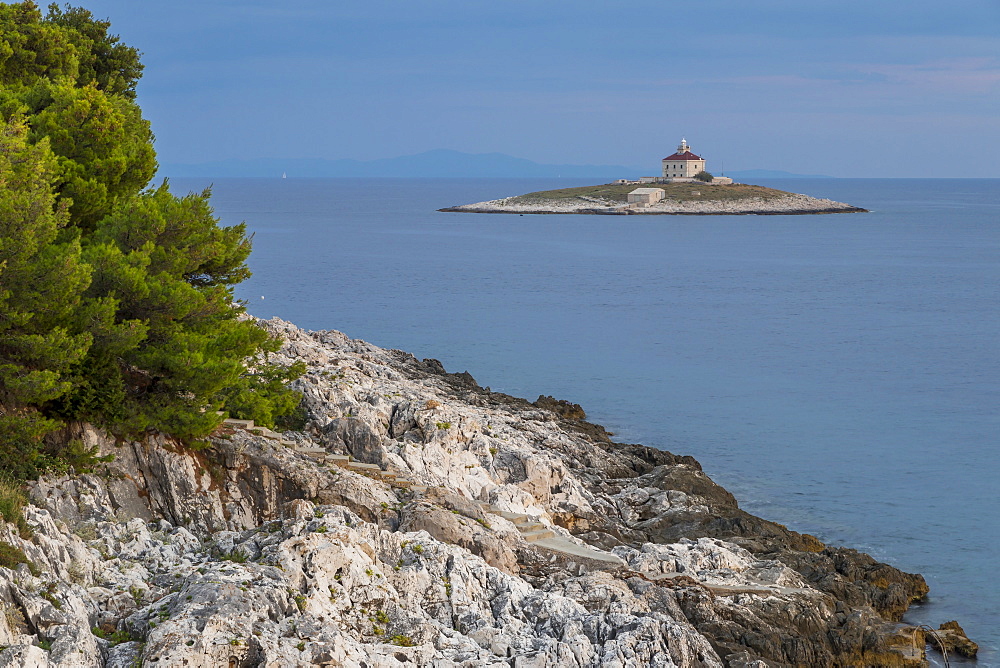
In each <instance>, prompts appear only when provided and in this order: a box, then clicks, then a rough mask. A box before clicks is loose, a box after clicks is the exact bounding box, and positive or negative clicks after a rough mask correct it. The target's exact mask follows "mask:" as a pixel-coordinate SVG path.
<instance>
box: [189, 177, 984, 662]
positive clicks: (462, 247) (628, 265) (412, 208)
mask: <svg viewBox="0 0 1000 668" xmlns="http://www.w3.org/2000/svg"><path fill="white" fill-rule="evenodd" d="M611 176H613V175H611ZM210 182H211V181H210V180H207V179H174V180H173V181H172V189H173V190H174V191H175V192H186V191H188V190H200V189H201V188H203V187H205V186H206V185H208V184H209V183H210ZM214 183H215V188H214V196H213V204H214V206H215V208H216V212H217V213H218V214H219V215H220V217H221V218H222V220H223V221H224V222H225V223H227V224H233V223H238V222H240V221H243V220H246V221H247V224H248V228H249V231H250V232H253V233H254V234H255V237H254V253H253V256H252V257H251V260H250V264H251V268H252V269H253V271H254V276H253V278H252V279H250V280H249V281H248V282H247V283H246V284H244V285H242V286H240V288H239V293H238V294H239V296H240V297H241V298H242V299H245V300H246V301H247V302H248V304H249V309H250V311H251V312H252V313H254V314H255V315H259V316H262V317H270V316H273V315H277V316H280V317H282V318H285V319H287V320H291V321H292V322H294V323H296V324H297V325H299V326H301V327H306V328H311V329H339V330H341V331H344V332H345V333H347V334H348V335H350V336H352V337H356V338H362V339H365V340H368V341H371V342H372V343H375V344H377V345H380V346H386V347H392V348H399V349H403V350H406V351H409V352H411V353H413V354H415V355H416V356H418V357H434V358H437V359H440V360H441V361H442V362H443V363H444V365H445V367H446V368H447V369H448V370H449V371H464V370H468V371H469V372H470V373H472V374H473V376H475V378H476V379H477V380H478V381H479V382H480V383H481V384H482V385H489V386H491V387H492V389H494V390H498V391H503V392H508V393H510V394H515V395H519V396H525V397H528V398H529V399H533V398H534V397H536V396H538V395H539V394H551V395H555V396H557V397H559V398H564V399H569V400H571V401H574V402H577V403H580V404H582V405H583V407H584V408H585V409H586V410H587V412H588V416H589V418H590V419H591V420H593V421H595V422H599V423H601V424H604V425H605V426H606V427H608V429H610V430H611V431H614V432H616V434H617V438H618V439H620V440H622V441H625V442H641V443H646V444H649V445H653V446H656V447H660V448H664V449H667V450H670V451H672V452H675V453H679V454H690V455H693V456H694V457H696V458H697V459H698V460H699V461H700V462H701V463H702V464H703V466H704V468H705V470H706V471H707V472H708V473H709V474H710V475H711V476H712V477H713V478H714V479H715V480H716V481H718V482H719V483H721V484H722V485H724V486H725V487H727V488H728V489H729V490H730V491H732V492H733V493H734V494H735V495H736V496H737V498H738V499H740V502H741V505H742V506H743V507H744V508H745V509H747V510H749V511H750V512H753V513H755V514H758V515H761V516H763V517H766V518H767V519H770V520H774V521H777V522H781V523H783V524H786V525H788V526H790V527H791V528H793V529H796V530H798V531H804V532H808V533H812V534H815V535H817V536H818V537H820V538H821V539H822V540H824V541H826V542H830V543H835V544H842V545H846V546H850V547H855V548H858V549H861V550H863V551H866V552H869V553H870V554H872V555H873V556H875V557H876V558H878V559H881V560H885V561H887V562H889V563H891V564H893V565H894V566H897V567H899V568H902V569H903V570H907V571H912V572H919V573H922V574H923V575H924V576H925V577H926V578H927V580H928V583H929V584H930V586H931V597H930V599H929V600H928V602H927V603H925V604H923V605H921V606H918V607H914V608H913V609H912V611H911V613H910V614H909V616H908V621H911V622H913V623H928V624H931V625H933V626H934V627H936V626H937V625H938V624H940V623H941V622H944V621H947V620H949V619H957V620H959V621H960V622H961V623H962V624H963V626H964V627H965V629H966V631H967V632H968V633H969V635H970V637H972V638H973V639H974V640H976V641H977V642H979V643H980V645H981V659H980V662H979V665H997V664H1000V653H998V651H997V646H998V643H1000V632H998V630H997V628H996V621H997V611H998V610H1000V586H998V585H997V584H996V581H995V572H994V569H995V567H996V555H997V553H998V550H1000V519H998V518H1000V500H998V499H1000V496H998V495H997V493H996V492H995V488H994V486H993V482H994V478H995V476H996V473H997V471H998V470H1000V449H998V447H997V441H998V434H1000V418H998V413H997V407H998V406H1000V309H998V308H997V307H998V301H1000V300H998V297H1000V180H996V179H983V180H892V179H875V180H862V179H809V180H794V181H793V180H787V181H770V180H768V181H764V180H761V181H759V183H760V184H761V185H769V186H773V187H777V188H781V189H785V190H790V191H793V192H802V193H805V194H808V195H813V196H816V197H824V198H831V199H834V200H839V201H843V202H848V203H850V204H854V205H857V206H861V207H865V208H868V209H871V210H872V212H871V213H868V214H838V215H818V216H718V217H686V216H584V215H558V216H556V215H553V216H531V215H525V216H517V215H483V214H455V213H439V212H437V211H436V209H438V208H440V207H444V206H450V205H455V204H462V203H468V202H477V201H482V200H488V199H495V198H498V197H504V196H509V195H516V194H521V193H525V192H529V191H535V190H542V189H549V188H555V187H569V186H573V185H585V183H586V182H585V181H579V180H569V179H565V180H558V179H531V180H517V179H295V178H288V179H285V180H282V179H277V178H275V179H215V180H214ZM261 296H263V297H264V299H263V300H262V299H261Z"/></svg>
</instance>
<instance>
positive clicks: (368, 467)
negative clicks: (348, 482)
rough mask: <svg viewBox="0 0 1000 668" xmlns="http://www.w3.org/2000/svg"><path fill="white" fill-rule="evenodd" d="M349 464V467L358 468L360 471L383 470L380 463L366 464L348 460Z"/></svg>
mask: <svg viewBox="0 0 1000 668" xmlns="http://www.w3.org/2000/svg"><path fill="white" fill-rule="evenodd" d="M347 466H348V468H352V469H357V470H359V471H369V472H372V473H374V472H375V471H378V472H380V473H381V471H382V467H381V466H379V465H378V464H366V463H364V462H348V463H347Z"/></svg>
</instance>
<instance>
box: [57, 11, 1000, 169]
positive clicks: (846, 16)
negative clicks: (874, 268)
mask: <svg viewBox="0 0 1000 668" xmlns="http://www.w3.org/2000/svg"><path fill="white" fill-rule="evenodd" d="M72 4H80V5H82V6H84V7H86V8H87V9H90V10H91V11H92V12H93V13H94V14H95V15H96V16H97V17H98V18H108V19H110V20H111V22H112V28H111V30H112V32H113V33H117V34H120V35H121V37H122V41H124V42H125V43H127V44H129V45H131V46H135V47H137V48H138V49H139V50H140V51H142V52H143V54H144V56H143V62H144V63H145V65H146V69H145V73H144V76H143V80H142V82H141V83H140V84H139V98H138V100H139V103H140V104H141V105H142V107H143V110H144V114H145V116H146V117H147V118H148V119H149V120H150V121H151V122H152V124H153V131H154V133H155V134H156V137H157V143H156V148H157V151H158V154H159V158H160V161H161V163H199V162H208V161H215V160H228V159H253V158H327V159H338V158H354V159H359V160H373V159H377V158H391V157H396V156H401V155H409V154H414V153H420V152H423V151H427V150H432V149H439V148H445V149H453V150H457V151H463V152H467V153H490V152H500V153H506V154H508V155H513V156H517V157H521V158H527V159H530V160H534V161H536V162H542V163H560V164H618V165H627V166H649V169H650V173H658V171H659V160H660V159H661V158H663V157H664V156H666V155H668V154H670V153H672V152H673V151H674V149H675V148H676V145H677V144H678V143H679V141H680V139H681V138H682V137H685V138H687V140H688V142H689V143H690V144H691V147H692V149H693V150H694V152H695V153H698V154H699V155H701V156H702V157H704V158H706V160H707V161H708V165H707V167H708V170H709V171H713V172H715V173H718V172H719V171H720V170H721V169H722V168H724V169H725V170H734V171H735V170H744V169H776V170H785V171H790V172H795V173H807V174H826V175H830V176H841V177H852V176H853V177H946V176H947V177H1000V1H998V0H961V1H960V2H955V3H944V2H940V0H938V1H934V2H931V1H929V0H905V1H904V0H836V1H828V0H805V1H798V2H792V1H788V0H754V2H746V0H739V1H736V0H699V1H698V2H687V3H672V2H664V1H661V2H648V1H646V0H630V1H629V2H620V1H616V0H603V1H592V0H573V1H565V0H546V1H545V2H539V1H538V0H490V1H485V0H410V1H408V2H404V1H403V0H363V1H358V2H346V1H345V0H285V1H284V2H278V1H275V0H170V1H169V2H168V1H166V0H142V2H137V1H136V0H77V2H73V3H72Z"/></svg>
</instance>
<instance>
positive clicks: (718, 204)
mask: <svg viewBox="0 0 1000 668" xmlns="http://www.w3.org/2000/svg"><path fill="white" fill-rule="evenodd" d="M724 187H726V186H705V188H706V190H708V189H711V188H724ZM438 211H444V212H450V213H517V214H525V213H547V214H560V213H563V214H598V215H619V216H625V215H672V216H790V215H801V214H819V213H867V211H868V210H867V209H862V208H860V207H857V206H853V205H851V204H845V203H843V202H836V201H834V200H831V199H817V198H815V197H810V196H808V195H799V194H793V193H788V194H786V195H785V196H782V197H779V198H768V199H763V198H753V197H751V198H745V199H736V200H705V201H690V200H689V201H676V200H670V199H667V200H661V201H660V202H657V203H655V204H650V205H649V206H643V207H639V206H634V205H627V204H622V203H621V202H618V201H614V200H604V199H599V198H576V199H570V200H566V199H537V200H527V201H525V200H524V199H522V198H520V197H506V198H503V199H496V200H490V201H488V202H476V203H475V204H462V205H458V206H451V207H446V208H444V209H438Z"/></svg>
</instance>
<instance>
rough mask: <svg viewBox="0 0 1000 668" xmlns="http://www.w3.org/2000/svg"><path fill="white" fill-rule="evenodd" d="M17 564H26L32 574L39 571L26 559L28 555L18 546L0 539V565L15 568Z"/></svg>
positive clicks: (36, 573)
mask: <svg viewBox="0 0 1000 668" xmlns="http://www.w3.org/2000/svg"><path fill="white" fill-rule="evenodd" d="M18 564H28V569H29V570H30V571H31V573H32V575H36V576H37V575H38V574H39V573H40V572H41V571H39V570H38V567H37V566H35V565H34V564H33V563H31V561H30V560H29V559H28V555H26V554H25V553H24V550H22V549H21V548H19V547H16V546H14V545H11V544H10V543H5V542H3V541H0V567H2V568H10V569H14V568H17V565H18Z"/></svg>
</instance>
